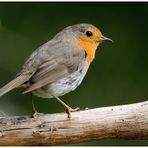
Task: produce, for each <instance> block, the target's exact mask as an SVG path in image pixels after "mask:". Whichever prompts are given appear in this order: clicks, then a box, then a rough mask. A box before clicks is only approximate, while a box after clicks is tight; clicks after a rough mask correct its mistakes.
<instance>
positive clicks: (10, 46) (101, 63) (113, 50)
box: [0, 2, 148, 146]
mask: <svg viewBox="0 0 148 148" xmlns="http://www.w3.org/2000/svg"><path fill="white" fill-rule="evenodd" d="M77 23H91V24H94V25H95V26H98V27H99V28H100V30H101V31H102V32H103V34H104V35H105V36H107V37H110V38H112V39H113V40H114V43H113V44H107V43H106V44H102V45H101V46H100V47H99V49H98V50H97V53H96V58H95V60H94V62H93V63H92V65H91V68H90V69H89V72H88V73H87V75H86V77H85V79H84V81H83V83H82V84H81V85H80V87H78V88H77V90H76V91H74V92H71V93H69V94H67V95H65V96H64V97H62V98H64V100H65V102H66V103H68V104H69V105H70V106H72V107H77V106H79V107H80V108H81V109H84V108H85V107H89V108H96V107H102V106H110V105H119V104H128V103H135V102H140V101H146V100H147V98H148V45H147V43H148V3H129V2H128V3H115V2H112V3H108V2H106V3H105V2H104V3H103V2H102V3H101V2H98V3H59V2H58V3H50V2H48V3H2V2H1V3H0V86H3V85H4V84H6V83H7V82H9V81H10V80H11V79H13V78H14V76H15V74H16V73H17V72H18V71H19V70H20V68H21V65H22V64H23V63H24V60H25V59H26V58H27V57H28V55H29V54H30V53H32V52H33V51H34V50H35V49H36V48H37V47H39V46H40V45H42V44H43V43H45V42H46V41H48V40H49V39H51V38H52V37H53V36H54V35H55V34H56V33H58V32H59V31H60V30H61V29H63V28H64V27H66V26H69V25H73V24H77ZM34 98H35V99H34V100H35V104H36V107H37V109H38V111H39V112H44V113H54V112H62V111H63V107H62V106H61V105H60V104H59V103H58V102H56V101H55V100H54V99H40V98H37V97H35V96H34ZM30 114H31V99H30V95H29V94H27V95H21V90H19V89H16V90H13V91H11V92H10V93H8V94H6V95H4V96H3V97H1V99H0V115H1V116H15V115H30ZM76 145H81V146H87V145H102V146H105V145H112V146H114V145H118V146H123V145H148V142H147V141H127V140H102V141H95V142H88V143H81V144H76Z"/></svg>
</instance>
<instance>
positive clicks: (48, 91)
mask: <svg viewBox="0 0 148 148" xmlns="http://www.w3.org/2000/svg"><path fill="white" fill-rule="evenodd" d="M87 69H88V65H87V64H86V65H84V67H82V68H80V69H78V70H77V71H76V72H74V73H72V74H70V75H69V76H67V77H64V78H62V79H60V80H58V81H56V82H54V83H52V84H50V85H47V86H45V87H42V88H40V89H37V90H35V91H34V92H33V93H34V94H35V95H37V96H40V97H43V98H53V96H63V95H64V94H67V93H69V92H70V91H73V90H75V89H76V88H77V87H78V86H79V85H80V84H81V82H82V80H83V78H84V76H85V74H86V72H87ZM52 95H53V96H52Z"/></svg>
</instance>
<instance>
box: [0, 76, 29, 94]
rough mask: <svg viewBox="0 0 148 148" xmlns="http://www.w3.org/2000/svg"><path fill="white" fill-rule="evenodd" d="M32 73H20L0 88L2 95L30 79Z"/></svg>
mask: <svg viewBox="0 0 148 148" xmlns="http://www.w3.org/2000/svg"><path fill="white" fill-rule="evenodd" d="M30 77H31V75H20V76H18V77H16V78H15V79H14V80H12V81H10V82H9V83H8V84H6V85H5V86H3V87H2V88H1V89H0V96H2V95H4V94H6V93H7V92H9V91H11V90H12V89H14V88H16V87H18V86H20V85H22V84H23V83H24V82H26V81H28V80H29V78H30Z"/></svg>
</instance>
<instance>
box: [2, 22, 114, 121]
mask: <svg viewBox="0 0 148 148" xmlns="http://www.w3.org/2000/svg"><path fill="white" fill-rule="evenodd" d="M105 41H107V42H113V40H112V39H110V38H108V37H105V36H103V35H102V33H101V31H100V30H99V29H98V28H97V27H95V26H94V25H92V24H88V23H80V24H75V25H71V26H68V27H66V28H64V29H63V30H62V31H60V32H59V33H57V34H56V35H55V36H54V37H53V38H52V39H51V40H49V41H47V42H46V43H45V44H43V45H42V46H40V47H39V48H37V49H36V50H35V51H34V52H33V53H32V54H31V55H30V56H29V57H28V59H27V60H26V61H25V62H24V65H23V66H22V68H21V70H20V71H19V72H18V73H17V75H16V76H15V77H14V79H13V80H12V81H10V82H9V83H7V84H6V85H5V86H3V87H2V88H1V89H0V96H3V95H4V94H6V93H7V92H9V91H11V90H12V89H14V88H18V87H23V89H24V91H23V92H22V93H23V94H26V93H31V94H34V95H36V96H38V97H40V98H55V99H56V100H57V101H58V102H60V103H61V104H62V105H63V106H64V107H65V109H66V113H67V114H68V118H70V117H71V116H70V113H71V112H74V111H77V110H78V108H75V109H73V108H71V107H70V106H68V105H67V104H66V103H65V102H64V101H63V100H61V99H60V98H59V97H60V96H63V95H65V94H67V93H69V92H71V91H74V90H75V89H76V88H77V87H78V86H79V85H80V84H81V82H82V80H83V78H84V77H85V75H86V73H87V71H88V69H89V67H90V65H91V63H92V61H93V60H94V58H95V53H96V49H97V48H98V46H99V45H100V43H102V42H105ZM32 110H33V117H35V116H36V115H37V114H38V112H37V110H36V108H35V105H34V102H33V99H32Z"/></svg>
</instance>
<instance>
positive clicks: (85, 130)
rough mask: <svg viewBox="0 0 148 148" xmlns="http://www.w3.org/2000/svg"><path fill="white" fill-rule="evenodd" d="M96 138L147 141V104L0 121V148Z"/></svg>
mask: <svg viewBox="0 0 148 148" xmlns="http://www.w3.org/2000/svg"><path fill="white" fill-rule="evenodd" d="M100 139H141V140H142V139H147V140H148V101H146V102H142V103H136V104H130V105H122V106H111V107H103V108H96V109H89V110H85V111H78V112H75V113H72V118H71V119H68V118H67V114H65V113H57V114H47V115H43V116H39V117H36V118H31V117H29V116H21V117H1V118H0V145H7V146H8V145H11V146H12V145H13V146H15V145H19V146H21V145H23V146H25V145H64V144H72V143H80V142H85V141H93V140H100Z"/></svg>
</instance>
